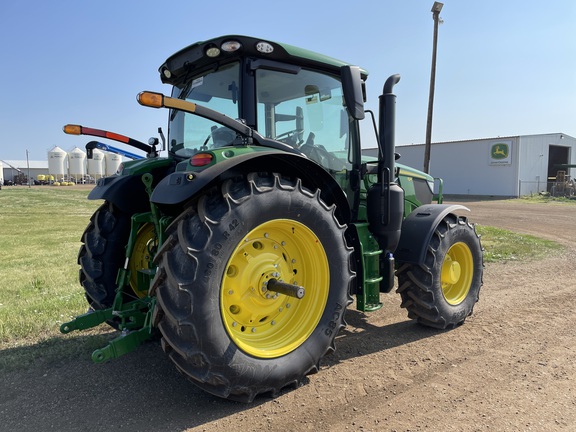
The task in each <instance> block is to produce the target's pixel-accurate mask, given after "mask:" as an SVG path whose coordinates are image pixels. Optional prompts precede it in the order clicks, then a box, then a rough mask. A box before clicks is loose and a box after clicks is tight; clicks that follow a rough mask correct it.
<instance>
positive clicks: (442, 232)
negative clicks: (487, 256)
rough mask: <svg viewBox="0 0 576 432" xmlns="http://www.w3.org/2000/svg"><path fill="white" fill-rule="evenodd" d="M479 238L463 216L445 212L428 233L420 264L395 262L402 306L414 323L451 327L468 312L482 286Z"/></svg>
mask: <svg viewBox="0 0 576 432" xmlns="http://www.w3.org/2000/svg"><path fill="white" fill-rule="evenodd" d="M483 268H484V264H483V253H482V246H481V244H480V237H479V236H478V235H477V234H476V230H475V228H474V226H473V225H471V224H469V223H468V222H467V220H466V218H464V217H461V216H456V215H454V214H449V215H447V216H446V217H444V219H443V220H442V222H440V224H439V225H438V227H437V228H436V231H435V232H434V234H433V235H432V238H431V239H430V242H429V244H428V250H427V252H426V258H425V261H424V263H423V264H421V265H416V264H412V263H399V268H398V270H397V272H396V275H397V276H398V289H397V291H396V292H398V293H400V295H401V297H402V305H401V306H402V307H404V308H406V309H407V310H408V317H409V318H412V319H415V320H416V321H417V322H418V323H420V324H423V325H426V326H429V327H435V328H440V329H446V328H454V327H456V326H458V325H460V324H463V323H464V320H465V319H466V318H467V317H468V316H469V315H471V314H472V311H473V309H474V305H475V304H476V302H477V301H478V298H479V292H480V288H481V287H482V274H483Z"/></svg>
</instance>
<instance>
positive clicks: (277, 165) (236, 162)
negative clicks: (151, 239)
mask: <svg viewBox="0 0 576 432" xmlns="http://www.w3.org/2000/svg"><path fill="white" fill-rule="evenodd" d="M258 171H268V172H275V173H279V174H282V175H286V176H290V177H298V178H300V179H301V180H302V182H303V184H304V186H306V187H308V188H311V189H315V188H319V189H320V190H321V196H322V199H323V200H324V201H325V202H326V203H327V204H328V205H331V204H335V205H336V216H337V217H338V220H339V221H340V222H341V223H344V224H347V223H349V222H350V207H349V205H348V201H347V200H346V196H345V194H344V192H343V191H342V189H341V188H340V186H339V185H338V183H337V182H336V181H335V180H334V178H333V177H332V176H331V175H330V174H329V173H328V172H327V171H326V170H324V169H323V168H322V167H320V166H319V165H318V164H316V163H315V162H313V161H311V160H310V159H307V158H305V157H303V156H299V155H296V154H290V153H287V152H282V151H273V150H272V151H265V152H254V153H247V154H243V155H240V156H237V157H234V158H231V159H228V160H225V161H223V162H220V163H217V164H215V165H213V166H211V167H209V168H206V169H205V170H203V171H200V172H192V171H177V172H174V173H172V174H170V175H168V176H167V177H165V178H164V179H163V180H162V181H160V183H159V184H158V185H157V186H156V188H155V189H154V192H153V193H152V197H151V201H152V202H153V203H154V204H157V205H159V206H179V207H181V206H182V205H184V204H185V203H187V202H188V201H190V200H191V199H193V198H194V197H195V196H196V195H197V194H198V193H200V192H202V191H203V190H205V189H206V188H207V187H210V186H211V185H213V184H216V183H218V182H222V181H224V180H225V179H227V178H232V177H234V176H237V175H241V174H247V173H249V172H258Z"/></svg>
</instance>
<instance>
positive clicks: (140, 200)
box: [88, 175, 150, 213]
mask: <svg viewBox="0 0 576 432" xmlns="http://www.w3.org/2000/svg"><path fill="white" fill-rule="evenodd" d="M88 199H89V200H97V199H103V200H106V201H108V202H111V203H112V204H114V205H115V206H116V207H118V208H119V209H120V210H121V211H123V212H125V213H139V212H146V211H149V210H150V200H149V198H148V194H147V193H146V189H145V188H144V183H142V176H141V175H130V176H111V177H104V178H101V179H99V180H98V182H97V183H96V186H95V187H94V189H92V191H91V192H90V193H89V194H88Z"/></svg>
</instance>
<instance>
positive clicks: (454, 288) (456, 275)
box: [442, 242, 474, 305]
mask: <svg viewBox="0 0 576 432" xmlns="http://www.w3.org/2000/svg"><path fill="white" fill-rule="evenodd" d="M473 274H474V262H473V259H472V252H471V251H470V248H469V247H468V246H467V245H466V244H465V243H462V242H458V243H454V244H453V245H452V247H450V249H448V252H447V253H446V257H445V258H444V262H443V263H442V294H444V298H445V299H446V301H447V302H448V303H450V304H451V305H457V304H460V303H462V302H463V301H464V299H465V298H466V296H467V295H468V292H469V291H470V286H471V285H472V276H473Z"/></svg>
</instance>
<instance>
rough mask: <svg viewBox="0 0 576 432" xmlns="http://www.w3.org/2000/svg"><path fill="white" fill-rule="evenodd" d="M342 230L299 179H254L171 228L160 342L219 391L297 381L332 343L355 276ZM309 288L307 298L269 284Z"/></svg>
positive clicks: (219, 194) (226, 394)
mask: <svg viewBox="0 0 576 432" xmlns="http://www.w3.org/2000/svg"><path fill="white" fill-rule="evenodd" d="M344 231H345V227H344V226H342V225H341V224H340V223H339V222H338V221H337V219H336V217H335V215H334V208H331V207H328V206H326V204H324V203H323V202H322V200H321V199H320V192H319V191H315V192H311V191H309V190H307V189H305V188H304V187H302V185H301V182H300V180H288V179H285V178H281V177H280V176H278V175H272V174H250V175H248V176H246V177H241V178H237V179H233V180H229V181H227V182H225V183H224V184H223V185H221V186H220V187H217V188H214V189H212V190H210V191H208V192H207V193H206V194H204V195H203V196H202V197H200V198H199V199H198V200H197V201H196V202H194V203H193V204H192V205H191V206H190V207H188V208H187V209H186V210H185V211H184V213H183V214H182V215H181V216H180V217H179V218H178V219H177V220H176V221H175V222H174V223H173V224H172V225H171V226H170V227H169V228H168V230H167V237H166V238H167V240H166V241H165V243H164V245H162V247H161V248H160V250H159V253H158V255H157V263H158V272H157V275H156V278H155V279H154V282H153V284H152V293H154V292H155V293H156V295H157V300H158V301H157V310H156V314H155V315H156V319H157V323H156V324H157V325H158V328H159V329H160V332H161V333H162V337H163V343H162V345H163V347H164V349H165V351H166V352H167V353H168V354H169V356H170V358H171V359H172V361H173V362H174V363H175V364H176V366H177V368H178V369H179V370H180V371H181V372H183V373H184V374H185V375H186V376H187V377H188V378H190V379H191V380H192V381H193V382H194V383H195V384H197V385H198V386H199V387H201V388H202V389H204V390H206V391H208V392H209V393H212V394H214V395H217V396H220V397H223V398H228V399H232V400H237V401H243V402H250V401H252V400H253V399H254V397H256V396H257V395H258V394H262V393H271V394H272V395H275V394H277V393H278V392H279V391H280V390H281V389H282V388H284V387H286V386H290V385H294V386H296V385H299V384H300V383H301V382H302V380H303V379H304V377H305V376H306V375H308V374H310V373H314V372H316V371H317V370H318V367H319V362H320V359H321V358H322V357H323V356H324V355H325V354H327V353H329V352H332V351H333V350H334V338H335V337H336V334H337V333H338V331H339V330H340V329H341V328H342V327H343V326H344V312H345V310H346V307H347V305H348V304H349V303H350V302H351V298H350V295H349V290H350V285H351V283H352V280H353V272H352V270H351V249H350V248H348V247H347V246H346V241H345V238H344ZM271 279H276V280H279V281H283V282H286V283H289V284H298V285H302V286H303V287H304V288H305V295H304V297H303V298H302V299H298V298H296V297H291V296H288V295H285V294H280V293H277V292H273V291H271V290H268V288H267V287H268V283H269V281H270V280H271Z"/></svg>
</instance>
